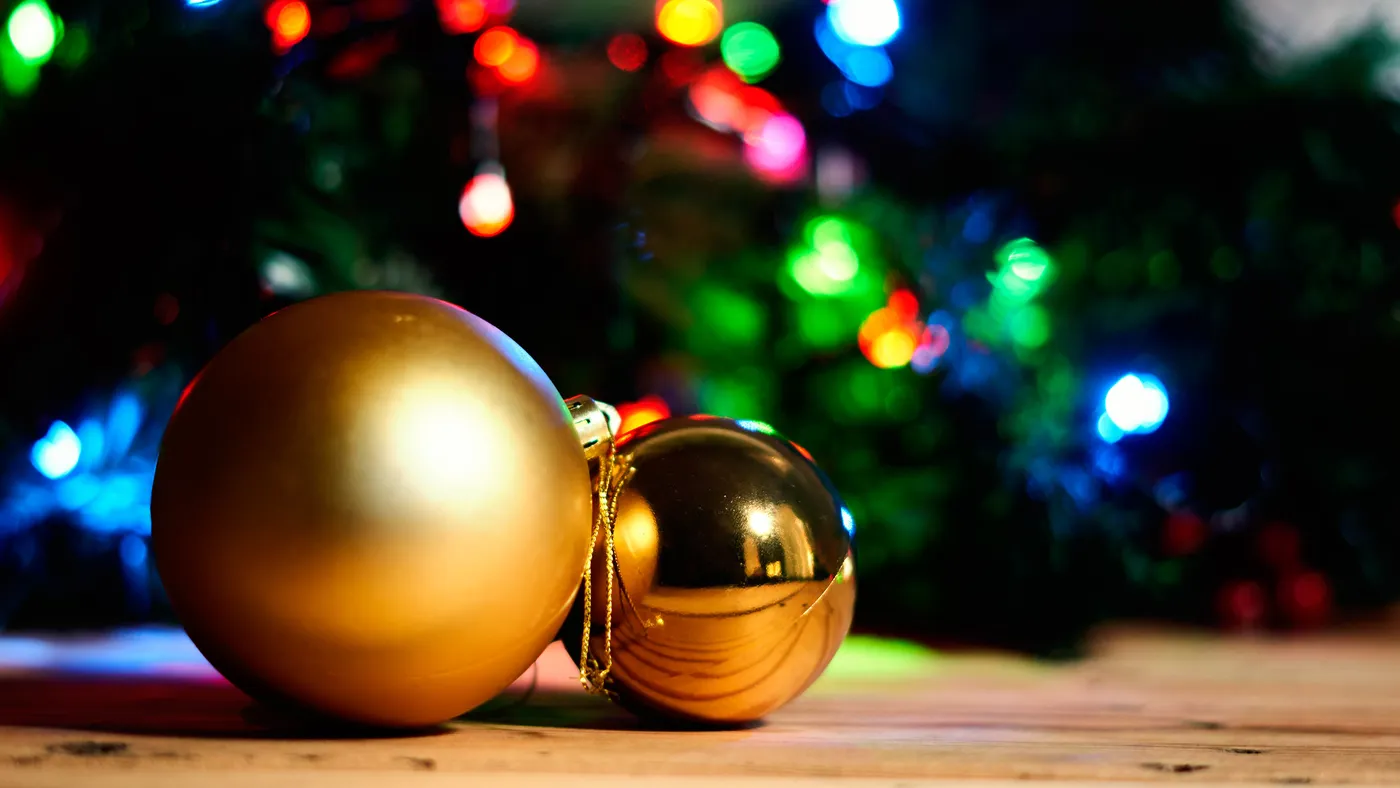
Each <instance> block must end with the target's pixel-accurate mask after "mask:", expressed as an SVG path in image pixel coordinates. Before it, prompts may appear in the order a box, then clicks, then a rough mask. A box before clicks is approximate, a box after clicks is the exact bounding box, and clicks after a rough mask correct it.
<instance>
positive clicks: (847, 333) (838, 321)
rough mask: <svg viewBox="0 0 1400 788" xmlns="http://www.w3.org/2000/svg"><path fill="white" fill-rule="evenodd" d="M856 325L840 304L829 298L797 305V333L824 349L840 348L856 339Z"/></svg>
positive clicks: (810, 343) (809, 343)
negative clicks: (853, 324) (848, 317)
mask: <svg viewBox="0 0 1400 788" xmlns="http://www.w3.org/2000/svg"><path fill="white" fill-rule="evenodd" d="M855 331H856V327H855V326H852V325H851V321H850V320H848V319H847V316H846V314H845V310H843V309H842V308H841V306H840V305H838V304H835V303H833V302H831V301H828V300H821V301H817V300H812V301H804V302H802V303H800V304H798V305H797V333H798V334H800V335H801V336H802V340H803V342H805V343H807V344H808V345H811V346H812V347H816V348H822V349H832V348H838V347H841V346H842V345H845V344H847V343H848V342H852V341H854V337H855Z"/></svg>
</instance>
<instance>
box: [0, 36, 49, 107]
mask: <svg viewBox="0 0 1400 788" xmlns="http://www.w3.org/2000/svg"><path fill="white" fill-rule="evenodd" d="M0 79H3V81H4V83H5V90H6V91H7V92H8V93H9V94H10V95H11V96H16V97H19V96H24V95H28V94H29V93H31V92H33V90H34V88H35V87H36V86H37V85H38V84H39V66H38V65H37V64H34V63H29V62H26V61H25V59H24V58H22V57H20V56H19V53H18V52H16V51H15V50H14V49H13V48H11V47H0Z"/></svg>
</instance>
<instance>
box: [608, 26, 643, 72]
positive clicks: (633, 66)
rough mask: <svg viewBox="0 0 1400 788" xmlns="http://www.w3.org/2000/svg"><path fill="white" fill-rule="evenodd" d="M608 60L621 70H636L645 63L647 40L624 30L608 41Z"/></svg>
mask: <svg viewBox="0 0 1400 788" xmlns="http://www.w3.org/2000/svg"><path fill="white" fill-rule="evenodd" d="M608 60H609V62H612V64H613V66H617V67H619V69H622V70H623V71H636V70H637V69H641V67H643V66H645V64H647V42H645V41H643V39H641V36H640V35H637V34H631V32H624V34H619V35H615V36H613V39H612V41H609V42H608Z"/></svg>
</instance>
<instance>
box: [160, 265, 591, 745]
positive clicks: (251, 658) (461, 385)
mask: <svg viewBox="0 0 1400 788" xmlns="http://www.w3.org/2000/svg"><path fill="white" fill-rule="evenodd" d="M571 405H572V407H573V409H574V410H575V411H579V410H581V409H587V408H592V409H591V410H590V413H592V414H593V415H594V416H595V417H596V416H597V415H599V414H600V413H601V411H598V410H597V409H596V408H593V407H592V405H591V402H589V401H587V400H580V401H578V402H572V401H571ZM585 406H586V407H585ZM575 420H576V418H575V414H573V413H571V412H570V409H569V408H566V406H565V403H564V402H563V400H561V399H560V397H559V394H558V392H557V391H555V389H554V387H553V385H552V384H551V383H550V382H549V380H548V378H546V377H545V375H544V373H543V372H542V371H541V370H540V368H539V367H538V366H537V365H536V364H535V362H534V361H532V360H531V359H530V357H529V356H528V355H526V354H525V352H524V351H523V350H521V349H520V347H519V346H518V345H516V344H515V343H514V342H512V341H511V340H510V339H509V338H508V337H506V336H505V335H504V334H502V333H501V332H500V331H498V330H496V329H495V328H493V327H492V326H490V325H489V324H487V323H486V322H484V321H482V320H480V319H479V318H477V317H475V316H473V315H471V314H469V313H467V312H465V311H463V310H461V309H459V308H457V307H455V306H452V305H450V304H446V303H443V302H441V301H437V300H434V299H430V298H424V297H420V296H414V295H408V294H402V293H367V292H357V293H343V294H338V295H332V296H326V297H323V298H318V299H314V300H311V301H307V302H304V303H301V304H297V305H295V306H291V307H289V308H287V309H284V310H282V311H280V312H277V313H276V314H274V315H271V316H270V317H268V318H266V319H265V320H263V321H262V322H260V323H258V324H257V325H255V326H253V327H252V328H250V329H249V330H248V331H246V332H245V333H243V334H242V335H240V336H239V337H237V338H236V339H234V340H233V342H232V343H230V344H229V345H228V346H227V347H226V348H224V349H223V350H222V351H221V352H220V353H219V354H218V355H217V356H216V357H215V358H214V359H213V361H211V362H210V363H209V364H208V366H206V367H205V368H204V369H203V370H202V371H201V372H200V373H199V375H198V376H197V377H196V378H195V380H194V382H193V383H191V384H190V386H189V388H188V389H187V390H186V392H185V394H184V395H183V396H182V398H181V400H180V404H179V405H178V407H177V408H176V411H175V414H174V415H173V416H172V417H171V420H170V424H169V426H168V428H167V429H166V433H165V437H164V441H163V444H162V448H161V454H160V459H159V463H158V466H157V470H156V478H155V487H154V490H153V492H152V511H151V517H152V538H153V542H154V551H155V558H156V562H157V566H158V568H159V571H160V576H161V579H162V580H163V582H164V585H165V588H166V590H167V591H168V593H169V596H170V600H171V603H172V605H173V606H174V608H175V611H176V613H177V614H178V615H179V617H180V620H181V621H182V622H183V623H184V625H185V627H186V629H187V630H188V632H189V634H190V637H191V638H192V639H193V640H194V642H195V644H196V645H197V646H198V647H199V648H200V650H201V651H202V652H203V653H204V654H205V656H207V657H208V658H209V661H210V662H211V663H213V665H214V666H215V667H216V668H218V669H219V670H220V671H221V672H223V673H224V675H225V676H227V677H228V678H229V679H230V680H232V681H233V682H234V683H235V684H237V685H238V686H240V687H241V688H242V689H244V690H245V691H247V692H249V693H250V694H252V695H254V696H255V697H259V698H261V699H263V700H265V701H273V702H281V703H287V704H293V705H295V706H297V707H300V708H303V709H308V710H313V711H315V712H319V713H321V714H325V715H331V716H333V717H337V718H341V719H344V720H348V721H352V722H357V723H364V724H369V725H378V726H420V725H427V724H432V723H437V722H441V721H443V720H447V719H450V718H452V717H454V716H456V715H459V714H461V713H463V712H465V711H467V710H469V709H471V708H472V707H474V706H476V705H478V704H480V703H482V702H483V701H486V700H487V699H489V698H491V697H492V696H493V695H495V694H496V693H497V692H499V691H500V690H502V689H503V688H505V687H506V686H507V685H508V684H509V683H510V682H511V681H513V680H514V679H515V678H516V677H518V676H519V675H520V674H521V673H522V672H523V671H525V670H526V669H527V668H528V667H529V666H530V664H531V663H532V662H533V661H534V660H535V658H536V657H538V656H539V654H540V653H541V652H542V651H543V650H544V647H545V646H546V645H547V644H548V643H549V641H550V640H552V639H553V637H554V635H555V633H556V632H557V631H558V629H559V626H560V623H561V622H562V621H563V619H564V617H565V615H566V614H567V613H568V611H569V609H570V605H571V604H572V603H573V601H574V597H575V595H576V591H577V588H578V582H579V576H580V572H581V569H582V567H583V566H584V564H585V562H586V561H587V560H588V545H589V541H588V539H589V522H590V500H591V490H592V488H591V483H590V480H589V471H588V463H587V461H586V460H585V451H584V447H583V446H582V445H581V443H580V433H587V432H588V430H589V429H590V428H588V425H587V424H584V425H583V427H581V428H580V429H578V430H576V427H575V424H574V422H575ZM585 422H586V418H585ZM591 429H592V430H593V432H595V433H596V432H597V425H596V424H594V425H593V426H592V427H591ZM604 432H606V430H604ZM591 451H593V452H594V453H596V452H597V451H598V448H597V447H596V446H594V447H591Z"/></svg>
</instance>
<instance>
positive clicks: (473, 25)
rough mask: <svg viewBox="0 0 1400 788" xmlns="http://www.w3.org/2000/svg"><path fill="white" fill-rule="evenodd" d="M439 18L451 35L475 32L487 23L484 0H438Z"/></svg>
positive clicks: (443, 27) (444, 28)
mask: <svg viewBox="0 0 1400 788" xmlns="http://www.w3.org/2000/svg"><path fill="white" fill-rule="evenodd" d="M437 9H438V19H439V20H440V21H441V22H442V29H443V30H444V31H445V32H447V33H448V34H449V35H454V36H456V35H461V34H463V33H474V32H476V31H477V30H480V29H481V26H482V25H484V24H486V3H485V2H483V0H437Z"/></svg>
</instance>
